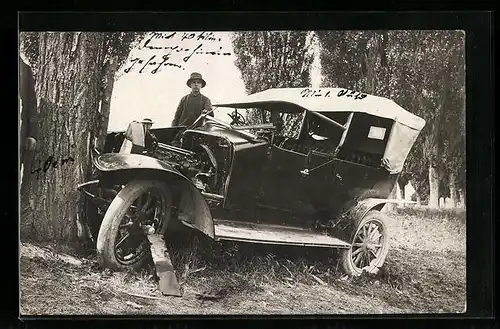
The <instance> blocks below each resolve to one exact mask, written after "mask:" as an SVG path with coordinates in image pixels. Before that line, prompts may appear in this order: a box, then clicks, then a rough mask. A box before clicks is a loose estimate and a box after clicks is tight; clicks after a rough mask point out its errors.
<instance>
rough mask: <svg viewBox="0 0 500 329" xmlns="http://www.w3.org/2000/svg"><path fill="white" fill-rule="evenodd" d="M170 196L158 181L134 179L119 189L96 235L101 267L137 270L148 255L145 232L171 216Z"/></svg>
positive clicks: (155, 227) (147, 258)
mask: <svg viewBox="0 0 500 329" xmlns="http://www.w3.org/2000/svg"><path fill="white" fill-rule="evenodd" d="M171 202H172V198H171V194H170V192H169V190H168V188H167V186H166V185H165V184H164V183H162V182H159V181H150V180H133V181H131V182H129V183H128V184H127V185H126V186H125V187H124V188H123V189H121V190H120V191H119V192H118V194H117V195H116V197H115V198H114V199H113V201H112V202H111V204H110V205H109V208H108V209H107V211H106V214H105V215H104V218H103V220H102V223H101V226H100V228H99V234H98V237H97V253H98V256H99V260H100V263H101V265H102V266H103V267H106V268H111V269H114V270H126V269H131V270H137V269H139V268H141V267H143V266H144V265H145V263H146V262H147V261H149V260H150V259H151V258H150V257H151V254H150V245H149V240H148V238H147V234H148V233H153V232H155V231H159V230H161V228H162V227H164V226H165V225H167V224H168V222H169V221H170V217H171V206H172V204H171Z"/></svg>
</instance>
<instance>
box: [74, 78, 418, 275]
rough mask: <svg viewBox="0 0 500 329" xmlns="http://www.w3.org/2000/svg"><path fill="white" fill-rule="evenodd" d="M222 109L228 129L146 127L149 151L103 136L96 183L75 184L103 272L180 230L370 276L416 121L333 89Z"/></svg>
mask: <svg viewBox="0 0 500 329" xmlns="http://www.w3.org/2000/svg"><path fill="white" fill-rule="evenodd" d="M223 110H228V111H229V112H228V114H229V117H231V119H232V122H229V123H228V122H225V121H224V120H221V119H218V118H217V116H215V117H212V116H210V115H207V114H206V113H205V114H202V115H201V116H200V117H199V118H198V119H197V120H196V121H195V122H194V123H193V124H192V125H191V126H189V127H169V128H156V129H151V131H152V132H153V133H154V135H155V136H156V137H157V139H158V143H157V144H156V146H155V148H154V149H153V150H144V149H143V148H141V147H138V148H136V149H135V151H133V150H132V151H131V149H130V148H126V147H123V146H124V145H125V144H126V143H133V144H134V145H139V146H140V145H144V143H142V142H143V138H144V136H143V135H141V133H140V132H139V133H138V134H135V135H134V134H133V133H132V134H131V133H130V131H131V130H130V126H129V129H128V130H127V132H125V131H119V132H109V133H108V135H107V139H106V143H105V147H104V150H103V152H100V153H99V152H97V153H96V154H95V156H94V157H93V160H92V161H93V164H94V166H95V168H96V169H97V172H98V179H96V180H93V181H90V182H86V183H83V184H80V185H79V187H78V188H79V190H81V191H83V192H85V194H86V195H88V196H91V200H92V201H93V203H94V204H95V205H96V208H95V209H96V214H100V216H101V217H100V218H101V219H102V222H101V221H100V220H99V222H98V223H97V229H96V232H98V233H96V235H97V239H96V244H97V251H98V254H99V255H100V259H101V262H102V264H103V266H107V267H110V268H113V269H127V268H131V269H137V268H139V267H140V266H142V262H143V261H144V260H145V259H146V258H148V257H150V256H149V253H150V252H149V248H148V246H149V244H148V239H147V235H148V234H160V235H163V236H164V235H165V233H166V232H167V231H168V230H169V229H170V228H171V227H172V228H173V227H175V225H180V224H182V225H181V227H184V226H185V227H189V228H191V229H194V230H199V231H201V232H203V233H204V234H205V235H206V236H208V237H210V238H212V239H215V240H233V241H241V242H249V243H266V244H283V245H295V246H308V247H326V248H335V249H336V250H339V251H340V255H341V256H340V257H341V263H342V266H343V269H344V271H345V272H346V273H347V274H349V275H354V276H357V275H360V274H362V273H363V271H367V272H376V271H378V269H379V268H380V267H381V266H382V265H383V263H384V261H385V259H386V255H387V252H388V248H389V232H388V226H387V222H386V217H385V215H384V213H383V212H381V210H382V208H383V207H384V205H385V204H387V203H391V202H401V201H400V200H394V199H389V195H390V193H391V191H392V189H393V187H394V185H395V182H396V179H397V178H398V175H399V173H400V172H401V170H402V168H403V165H404V162H405V160H406V157H407V155H408V153H409V151H410V150H411V148H412V146H413V144H414V142H415V139H416V138H417V136H418V134H419V133H420V131H421V130H422V128H423V127H424V125H425V121H424V120H423V119H422V118H419V117H418V116H416V115H414V114H412V113H410V112H408V111H406V110H405V109H403V108H401V107H400V106H399V105H397V104H396V103H395V102H393V101H392V100H389V99H386V98H382V97H378V96H373V95H368V94H364V93H360V92H356V91H352V90H347V89H339V88H325V89H317V90H313V89H309V88H281V89H280V88H277V89H268V90H265V91H262V92H258V93H255V94H251V95H248V96H245V97H244V98H243V99H238V100H235V101H230V102H225V103H223V104H214V109H213V110H212V111H223ZM238 111H240V112H238ZM241 111H247V113H252V114H253V116H252V118H253V120H254V121H256V122H253V123H251V124H250V123H247V122H244V121H245V119H244V118H243V116H242V115H241ZM235 114H236V115H235ZM249 117H250V116H247V118H249ZM228 121H229V120H228ZM283 122H284V123H285V124H284V125H283ZM290 122H293V124H291V123H290ZM278 126H279V127H278ZM292 126H293V127H292ZM130 135H134V136H132V137H131V136H130ZM137 136H139V137H137ZM141 139H142V142H141ZM137 140H139V142H137Z"/></svg>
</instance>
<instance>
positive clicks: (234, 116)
mask: <svg viewBox="0 0 500 329" xmlns="http://www.w3.org/2000/svg"><path fill="white" fill-rule="evenodd" d="M227 115H228V116H229V117H230V118H231V120H232V121H231V126H238V125H245V124H246V121H245V118H244V117H243V116H242V115H241V113H239V112H238V111H237V110H234V111H233V112H232V113H228V114H227Z"/></svg>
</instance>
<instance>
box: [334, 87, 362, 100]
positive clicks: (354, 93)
mask: <svg viewBox="0 0 500 329" xmlns="http://www.w3.org/2000/svg"><path fill="white" fill-rule="evenodd" d="M337 96H338V97H342V96H345V97H354V99H363V98H365V97H366V96H367V95H366V94H363V93H361V92H359V91H355V90H348V89H342V90H341V91H339V92H338V93H337Z"/></svg>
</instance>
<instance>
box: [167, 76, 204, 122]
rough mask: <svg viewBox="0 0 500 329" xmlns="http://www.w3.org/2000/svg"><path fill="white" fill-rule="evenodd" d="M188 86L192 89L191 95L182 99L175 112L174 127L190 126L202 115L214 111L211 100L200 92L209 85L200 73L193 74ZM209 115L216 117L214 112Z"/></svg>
mask: <svg viewBox="0 0 500 329" xmlns="http://www.w3.org/2000/svg"><path fill="white" fill-rule="evenodd" d="M186 84H187V85H188V87H190V88H191V93H189V94H188V95H186V96H184V97H182V98H181V101H180V102H179V105H178V106H177V111H175V115H174V120H173V121H172V127H175V126H190V125H191V124H192V123H193V122H194V121H195V120H196V118H198V117H199V116H200V115H201V114H202V113H204V112H205V111H209V110H211V109H212V103H211V102H210V99H209V98H208V97H207V96H205V95H202V94H201V92H200V90H201V88H203V87H205V86H206V84H207V83H206V82H205V80H203V77H202V76H201V74H200V73H197V72H193V73H191V77H190V78H189V79H188V81H187V83H186ZM209 115H211V116H212V117H213V116H214V114H213V112H212V113H210V114H209Z"/></svg>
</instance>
